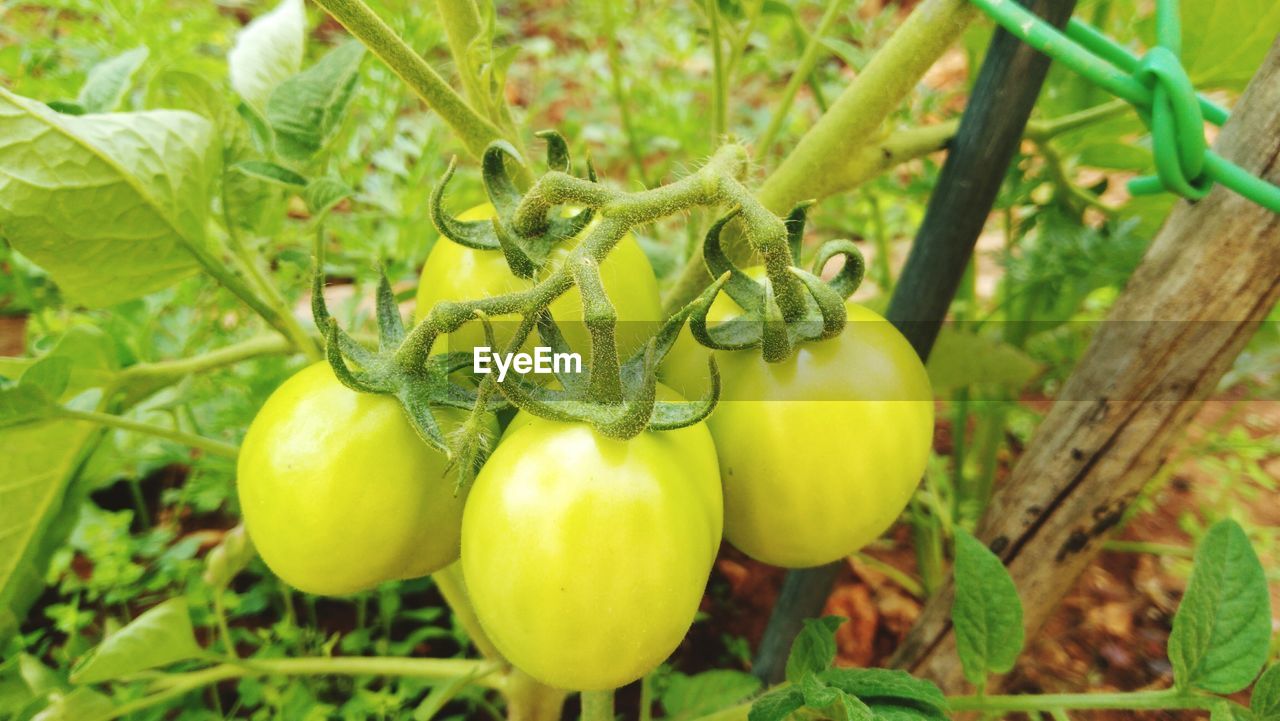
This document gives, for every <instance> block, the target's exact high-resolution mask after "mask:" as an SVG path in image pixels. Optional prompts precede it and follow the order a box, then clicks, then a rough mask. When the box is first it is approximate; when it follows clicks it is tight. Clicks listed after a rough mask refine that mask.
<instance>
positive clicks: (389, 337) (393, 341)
mask: <svg viewBox="0 0 1280 721" xmlns="http://www.w3.org/2000/svg"><path fill="white" fill-rule="evenodd" d="M376 305H377V311H378V348H379V349H381V350H388V349H391V348H397V347H399V346H400V343H401V341H403V340H404V318H402V317H400V306H398V305H396V294H395V292H394V291H392V290H391V281H389V280H387V273H386V271H385V270H384V269H383V268H382V266H381V265H379V266H378V294H377V301H376Z"/></svg>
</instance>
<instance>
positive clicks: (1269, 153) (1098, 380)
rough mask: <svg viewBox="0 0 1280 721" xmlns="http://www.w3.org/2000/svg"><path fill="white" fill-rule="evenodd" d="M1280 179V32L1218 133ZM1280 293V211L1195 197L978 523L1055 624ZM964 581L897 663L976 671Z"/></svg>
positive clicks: (1257, 168) (1162, 237) (955, 680)
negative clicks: (965, 662) (961, 618)
mask: <svg viewBox="0 0 1280 721" xmlns="http://www.w3.org/2000/svg"><path fill="white" fill-rule="evenodd" d="M1215 147H1216V148H1217V150H1218V152H1220V153H1221V154H1222V155H1224V156H1225V157H1227V158H1230V159H1232V160H1234V161H1235V162H1236V163H1238V164H1239V165H1240V166H1241V167H1243V168H1244V169H1245V170H1247V171H1249V172H1251V173H1257V174H1258V175H1260V176H1262V177H1265V178H1267V179H1268V180H1270V181H1271V182H1273V183H1274V182H1280V41H1277V43H1276V44H1275V45H1274V46H1273V47H1272V48H1271V52H1270V54H1269V55H1268V56H1267V59H1266V60H1265V61H1264V62H1263V65H1262V67H1261V69H1259V71H1258V73H1257V75H1255V76H1254V78H1253V81H1252V82H1251V83H1250V85H1249V88H1248V89H1247V90H1246V92H1245V94H1244V96H1243V97H1242V98H1241V99H1240V102H1239V103H1238V104H1237V106H1236V109H1235V112H1234V114H1233V115H1232V117H1231V120H1230V121H1229V122H1228V123H1227V125H1226V126H1225V127H1224V128H1223V129H1222V133H1221V134H1220V136H1219V137H1218V140H1217V143H1216V144H1215ZM1278 298H1280V214H1277V213H1274V212H1272V211H1270V210H1266V209H1265V208H1262V207H1260V206H1257V205H1255V204H1253V203H1251V202H1249V201H1248V200H1245V199H1244V198H1242V197H1240V196H1239V195H1236V194H1235V193H1233V192H1232V191H1230V190H1227V189H1226V188H1223V187H1221V186H1219V187H1217V188H1216V189H1214V190H1213V192H1211V193H1210V194H1209V195H1208V196H1207V197H1205V198H1204V199H1203V200H1201V201H1199V202H1197V203H1189V202H1186V201H1182V202H1179V203H1178V205H1177V206H1176V207H1175V208H1174V210H1173V212H1172V213H1171V214H1170V215H1169V218H1168V220H1166V221H1165V224H1164V227H1163V228H1161V230H1160V233H1159V234H1158V235H1157V236H1156V238H1155V240H1154V241H1153V242H1152V245H1151V248H1150V249H1149V250H1148V251H1147V254H1146V256H1145V258H1144V259H1143V261H1142V263H1141V265H1140V266H1139V267H1138V269H1137V271H1136V272H1135V273H1134V275H1133V277H1132V278H1131V279H1130V281H1129V283H1128V285H1127V287H1126V288H1125V290H1124V292H1123V293H1122V294H1121V296H1120V298H1119V299H1118V300H1117V301H1116V304H1115V307H1114V308H1113V309H1112V311H1111V313H1110V315H1109V316H1108V319H1107V321H1106V322H1104V323H1103V324H1102V325H1101V327H1100V328H1099V329H1098V331H1097V333H1096V335H1095V336H1094V339H1093V342H1092V343H1091V345H1090V347H1089V350H1088V351H1087V352H1086V353H1085V355H1084V357H1083V358H1082V359H1081V361H1080V363H1079V365H1078V366H1077V368H1076V370H1075V371H1074V372H1073V373H1072V375H1071V377H1070V379H1069V380H1068V382H1067V384H1066V385H1065V386H1064V388H1063V390H1062V393H1061V394H1060V395H1059V399H1058V400H1057V401H1056V402H1055V403H1054V405H1053V408H1052V409H1051V411H1050V413H1049V415H1048V417H1046V418H1045V420H1044V422H1043V423H1042V424H1041V426H1040V428H1039V429H1038V430H1037V431H1036V434H1035V436H1034V438H1033V439H1032V441H1031V443H1030V445H1029V446H1028V447H1027V450H1026V453H1025V454H1024V455H1023V456H1022V458H1021V459H1020V460H1019V461H1018V464H1017V465H1016V467H1015V468H1014V470H1013V473H1012V474H1011V475H1010V477H1009V478H1008V480H1007V481H1006V482H1005V483H1004V484H1003V485H1002V486H1001V487H1000V488H999V489H998V490H997V492H996V494H995V497H994V498H993V499H992V503H991V505H990V507H988V509H987V513H986V516H985V517H984V519H983V521H982V523H981V524H980V527H979V529H978V537H979V538H981V539H983V541H985V542H986V543H987V544H988V545H989V546H990V547H991V549H992V550H993V551H995V552H996V553H997V554H998V555H999V556H1000V557H1001V558H1003V559H1004V561H1005V564H1006V565H1007V566H1008V567H1009V571H1010V573H1011V574H1012V575H1013V580H1014V582H1015V583H1016V584H1017V587H1018V592H1019V594H1020V595H1021V596H1022V601H1023V604H1024V606H1025V609H1026V613H1025V619H1024V620H1025V625H1026V627H1027V631H1028V637H1030V636H1031V634H1033V633H1034V632H1035V631H1036V630H1038V629H1039V627H1040V626H1041V624H1042V623H1044V621H1045V620H1046V619H1047V618H1048V616H1049V614H1050V613H1051V612H1052V611H1053V609H1054V608H1055V607H1056V606H1057V604H1058V602H1059V601H1060V600H1061V599H1062V597H1063V596H1064V595H1065V594H1066V593H1067V592H1068V591H1069V590H1070V589H1071V588H1072V586H1073V585H1074V584H1075V582H1076V579H1077V578H1078V577H1079V576H1080V574H1081V573H1082V572H1083V571H1084V569H1085V567H1086V566H1088V565H1089V563H1091V562H1092V561H1093V560H1094V558H1095V557H1096V556H1097V554H1098V550H1099V547H1100V544H1101V541H1102V540H1103V539H1104V538H1105V537H1106V536H1107V535H1108V531H1109V530H1110V529H1111V528H1112V527H1114V526H1115V524H1116V523H1118V522H1119V520H1120V518H1121V515H1122V514H1123V513H1124V511H1125V509H1126V508H1127V507H1128V506H1129V504H1130V503H1131V502H1132V500H1133V498H1134V496H1135V495H1136V494H1137V493H1138V492H1139V490H1140V489H1141V488H1142V486H1143V484H1144V483H1146V482H1147V481H1148V480H1149V479H1150V478H1151V477H1152V476H1153V475H1154V474H1155V472H1156V470H1157V469H1158V468H1159V467H1160V466H1161V464H1162V463H1163V462H1164V461H1165V459H1166V457H1167V455H1168V453H1169V451H1170V446H1171V445H1172V443H1173V441H1175V440H1176V439H1177V438H1178V436H1179V434H1180V433H1181V432H1182V430H1183V429H1184V428H1185V426H1186V425H1187V423H1188V422H1189V421H1190V419H1191V418H1192V417H1193V416H1194V415H1195V413H1196V411H1197V410H1198V409H1199V408H1200V405H1201V404H1202V403H1203V401H1204V400H1205V398H1206V397H1208V396H1209V395H1211V394H1212V393H1213V392H1214V390H1215V389H1216V387H1217V385H1218V381H1219V380H1220V379H1221V378H1222V376H1223V374H1224V373H1225V372H1226V371H1227V370H1228V369H1229V368H1230V367H1231V363H1232V361H1234V360H1235V358H1236V356H1237V355H1238V354H1239V353H1240V350H1241V349H1242V348H1243V347H1244V345H1245V343H1246V342H1248V340H1249V338H1250V337H1251V336H1252V335H1253V332H1254V330H1255V329H1256V328H1257V327H1258V325H1259V324H1260V323H1261V322H1262V321H1263V320H1264V319H1265V318H1266V316H1267V314H1268V312H1270V310H1271V309H1272V307H1274V306H1275V304H1276V301H1277V299H1278ZM951 600H952V592H951V588H950V585H949V584H948V586H947V587H946V588H945V589H944V590H943V591H942V592H940V593H939V594H938V595H937V596H936V597H935V598H934V599H933V600H931V601H930V603H929V604H927V606H926V607H925V609H924V612H923V614H922V615H921V617H920V619H919V621H918V622H917V624H916V627H915V628H914V629H913V631H912V633H911V634H910V636H909V637H908V638H907V640H906V642H905V643H904V644H903V645H902V646H901V647H900V648H899V649H898V653H897V655H896V656H895V657H894V659H893V665H895V666H897V667H899V668H906V669H909V670H911V671H912V672H914V673H917V674H921V675H924V676H926V677H930V678H932V679H933V680H935V681H937V682H938V683H939V684H940V685H942V687H943V688H944V689H945V690H947V691H950V692H955V691H957V690H959V689H960V688H961V687H962V685H963V683H964V681H963V679H962V677H961V674H960V665H959V662H958V660H957V659H956V654H955V637H954V635H953V634H952V632H951V622H950V610H951Z"/></svg>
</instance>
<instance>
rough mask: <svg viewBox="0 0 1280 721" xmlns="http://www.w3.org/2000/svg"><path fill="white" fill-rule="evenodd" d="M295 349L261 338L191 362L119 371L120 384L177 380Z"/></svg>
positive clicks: (182, 360)
mask: <svg viewBox="0 0 1280 721" xmlns="http://www.w3.org/2000/svg"><path fill="white" fill-rule="evenodd" d="M292 348H293V346H292V344H290V343H289V341H288V340H286V339H284V338H281V337H280V336H276V335H261V336H257V337H256V338H250V339H249V340H245V341H241V342H239V343H234V344H232V345H229V346H224V347H222V348H218V349H216V350H212V351H209V352H208V353H202V354H200V355H197V356H191V357H190V358H178V359H174V360H166V361H156V362H154V363H139V364H137V365H132V366H129V367H128V368H125V369H124V370H122V371H120V377H119V380H120V382H121V383H122V384H125V383H139V382H143V381H146V382H154V381H160V380H168V379H178V378H182V377H185V376H188V375H192V374H195V373H203V372H205V371H209V370H214V369H216V368H221V367H223V366H228V365H233V364H235V363H239V362H241V361H246V360H250V359H252V358H258V357H261V356H266V355H278V354H281V353H287V352H289V351H290V350H292Z"/></svg>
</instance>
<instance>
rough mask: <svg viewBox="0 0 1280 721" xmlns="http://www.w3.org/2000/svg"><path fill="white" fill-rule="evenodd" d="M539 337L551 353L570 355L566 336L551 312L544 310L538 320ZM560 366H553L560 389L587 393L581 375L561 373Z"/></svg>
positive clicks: (556, 364)
mask: <svg viewBox="0 0 1280 721" xmlns="http://www.w3.org/2000/svg"><path fill="white" fill-rule="evenodd" d="M536 327H537V329H538V337H539V338H541V339H542V343H543V344H544V345H546V347H548V348H550V349H551V352H552V353H554V354H556V355H560V354H568V353H570V352H572V351H571V349H570V348H569V344H568V343H567V342H566V341H565V339H564V334H563V333H561V332H560V325H559V324H558V323H556V319H555V318H553V317H552V316H551V311H549V310H545V309H544V310H543V311H542V313H540V314H539V315H538V320H537V326H536ZM560 367H561V366H560V364H558V363H555V364H552V372H553V373H554V374H555V376H556V380H558V381H560V387H561V388H563V389H565V390H566V391H568V392H569V393H575V394H576V393H581V392H585V391H586V384H585V383H583V380H582V376H581V374H579V373H572V372H568V371H567V370H566V371H564V372H561V371H560V370H559V369H560Z"/></svg>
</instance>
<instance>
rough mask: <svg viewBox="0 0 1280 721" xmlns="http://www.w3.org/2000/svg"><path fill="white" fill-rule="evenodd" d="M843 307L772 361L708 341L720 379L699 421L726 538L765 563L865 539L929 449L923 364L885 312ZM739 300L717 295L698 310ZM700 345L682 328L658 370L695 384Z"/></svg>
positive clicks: (897, 501)
mask: <svg viewBox="0 0 1280 721" xmlns="http://www.w3.org/2000/svg"><path fill="white" fill-rule="evenodd" d="M751 274H752V275H755V276H759V275H761V272H760V271H759V270H756V271H754V272H753V273H751ZM845 307H846V309H847V311H848V324H847V325H846V326H845V329H844V332H843V333H841V334H840V335H839V336H837V337H835V338H831V339H829V340H825V341H820V342H810V343H803V344H801V346H800V347H799V348H798V349H797V350H796V352H795V354H794V355H792V356H791V357H790V358H788V359H787V360H785V361H782V362H780V363H766V362H765V361H764V359H763V358H761V357H760V351H759V350H746V351H734V352H720V351H717V352H716V360H717V361H718V363H719V366H720V374H721V378H722V384H723V385H722V389H721V400H720V403H719V405H717V406H716V409H715V412H714V413H712V415H711V417H710V418H708V419H707V425H708V427H710V429H711V434H712V436H713V437H714V438H715V443H716V451H717V453H718V454H719V458H720V474H721V477H722V478H723V481H724V501H725V538H727V539H728V540H729V541H730V542H731V543H733V545H734V546H737V547H738V549H740V550H741V551H743V552H744V553H746V554H747V555H749V556H751V557H753V558H756V559H758V560H760V561H764V562H766V563H771V564H773V565H777V566H784V567H788V568H803V567H807V566H817V565H821V564H824V563H829V562H831V561H835V560H837V559H839V558H841V557H843V556H845V555H848V554H850V553H852V552H854V551H856V550H858V549H859V548H861V547H863V546H865V545H866V544H867V543H869V542H870V541H872V540H874V539H875V538H876V537H878V536H879V535H880V534H882V533H884V532H885V531H886V530H887V529H888V528H889V526H890V525H892V524H893V522H894V520H895V519H897V517H898V516H899V514H901V513H902V510H903V509H904V508H905V507H906V505H907V503H908V502H909V501H910V500H911V495H912V493H913V492H914V490H915V488H916V485H917V484H918V483H919V481H920V478H921V476H922V475H923V473H924V469H925V464H926V463H927V461H928V458H929V450H930V446H931V441H932V438H933V394H932V389H931V387H930V385H929V377H928V375H927V374H926V373H925V369H924V366H923V364H921V362H920V360H919V358H918V357H917V356H916V354H915V351H914V350H912V348H911V345H910V344H909V343H908V342H907V340H906V338H904V337H903V336H902V334H901V333H899V332H898V330H897V329H896V328H894V327H893V325H892V324H890V323H889V322H888V321H886V320H885V319H884V318H882V317H881V316H879V315H877V314H876V313H875V312H874V311H871V310H869V309H867V308H865V307H863V306H860V305H857V304H855V303H846V304H845ZM741 312H742V309H741V308H740V307H738V305H737V304H736V303H734V302H733V301H732V300H730V299H729V298H728V297H727V296H721V297H720V298H718V299H717V300H716V302H715V304H713V306H712V309H711V312H710V313H709V314H708V319H709V320H711V321H721V320H727V319H729V318H731V317H733V316H735V315H738V314H740V313H741ZM709 352H710V351H708V350H707V349H706V348H703V347H702V346H700V345H698V344H697V343H696V342H695V341H694V340H693V337H692V335H691V334H690V333H689V331H688V329H685V331H684V332H683V334H682V336H681V337H680V338H679V339H678V341H677V345H676V347H675V348H673V349H672V354H671V355H670V356H668V359H667V362H666V363H665V364H664V367H663V371H664V380H665V382H666V383H668V384H669V385H671V386H672V387H674V388H675V389H676V390H677V391H679V392H682V393H685V394H688V395H690V396H694V397H696V396H699V395H701V394H702V393H703V392H704V390H705V387H706V384H707V380H706V378H707V370H706V368H707V365H706V363H707V361H706V358H707V354H708V353H709Z"/></svg>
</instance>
